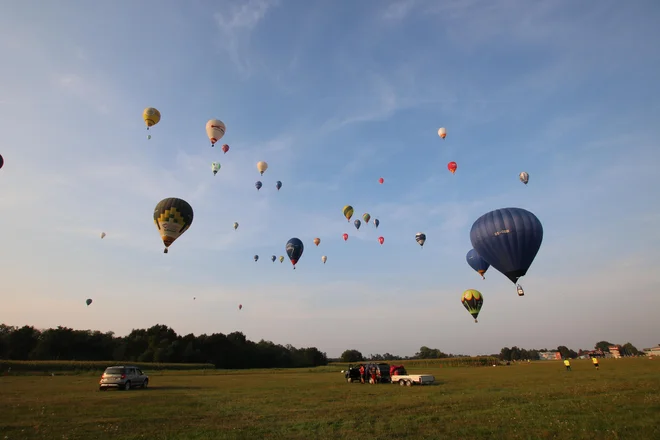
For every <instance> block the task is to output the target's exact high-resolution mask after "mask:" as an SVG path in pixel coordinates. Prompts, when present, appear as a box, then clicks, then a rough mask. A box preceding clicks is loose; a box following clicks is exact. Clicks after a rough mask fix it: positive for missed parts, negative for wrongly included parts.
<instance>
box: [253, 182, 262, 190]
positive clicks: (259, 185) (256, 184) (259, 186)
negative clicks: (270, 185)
mask: <svg viewBox="0 0 660 440" xmlns="http://www.w3.org/2000/svg"><path fill="white" fill-rule="evenodd" d="M261 186H262V184H261V181H259V180H257V181H256V182H255V183H254V187H255V188H257V191H259V190H260V189H261Z"/></svg>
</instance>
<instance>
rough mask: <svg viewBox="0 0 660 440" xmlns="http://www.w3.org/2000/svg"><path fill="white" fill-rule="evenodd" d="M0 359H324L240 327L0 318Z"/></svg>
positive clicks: (297, 362)
mask: <svg viewBox="0 0 660 440" xmlns="http://www.w3.org/2000/svg"><path fill="white" fill-rule="evenodd" d="M0 359H7V360H78V361H115V362H163V363H164V362H167V363H211V364H213V365H215V367H216V368H232V369H234V368H235V369H241V368H296V367H316V366H319V365H327V364H328V357H327V356H326V354H325V353H322V352H321V351H319V350H318V349H317V348H316V347H309V348H295V347H293V346H291V345H286V346H282V345H278V344H274V343H273V342H270V341H264V340H261V341H259V342H252V341H249V340H248V339H246V337H245V335H244V334H243V333H241V332H233V333H230V334H228V335H224V334H222V333H213V334H211V335H206V334H203V335H199V336H195V335H193V334H188V335H185V336H180V335H177V333H176V332H175V331H174V330H173V329H171V328H169V327H168V326H166V325H160V324H158V325H154V326H153V327H151V328H148V329H136V330H133V331H131V333H130V334H128V335H127V336H124V337H115V335H114V333H113V332H107V333H102V332H100V331H91V330H74V329H71V328H67V327H61V326H60V327H57V328H51V329H47V330H37V329H35V328H34V327H32V326H27V325H26V326H23V327H20V328H19V327H12V326H8V325H5V324H0Z"/></svg>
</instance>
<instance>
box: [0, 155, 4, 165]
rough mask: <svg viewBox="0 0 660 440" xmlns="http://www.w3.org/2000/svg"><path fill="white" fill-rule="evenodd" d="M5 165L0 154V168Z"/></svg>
mask: <svg viewBox="0 0 660 440" xmlns="http://www.w3.org/2000/svg"><path fill="white" fill-rule="evenodd" d="M4 164H5V160H4V159H3V158H2V154H0V168H2V166H3V165H4Z"/></svg>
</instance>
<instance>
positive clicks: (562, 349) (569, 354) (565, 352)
mask: <svg viewBox="0 0 660 440" xmlns="http://www.w3.org/2000/svg"><path fill="white" fill-rule="evenodd" d="M557 351H558V352H559V353H560V354H561V357H562V359H575V358H577V357H578V354H577V353H576V352H575V351H573V350H571V349H570V348H568V347H566V346H564V345H560V346H559V347H557Z"/></svg>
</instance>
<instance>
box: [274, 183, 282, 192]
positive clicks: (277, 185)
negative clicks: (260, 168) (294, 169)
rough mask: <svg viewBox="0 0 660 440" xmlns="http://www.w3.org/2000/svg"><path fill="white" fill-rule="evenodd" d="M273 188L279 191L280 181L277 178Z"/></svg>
mask: <svg viewBox="0 0 660 440" xmlns="http://www.w3.org/2000/svg"><path fill="white" fill-rule="evenodd" d="M275 188H277V190H278V191H279V190H280V188H282V182H280V181H279V180H278V181H277V183H276V184H275Z"/></svg>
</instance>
